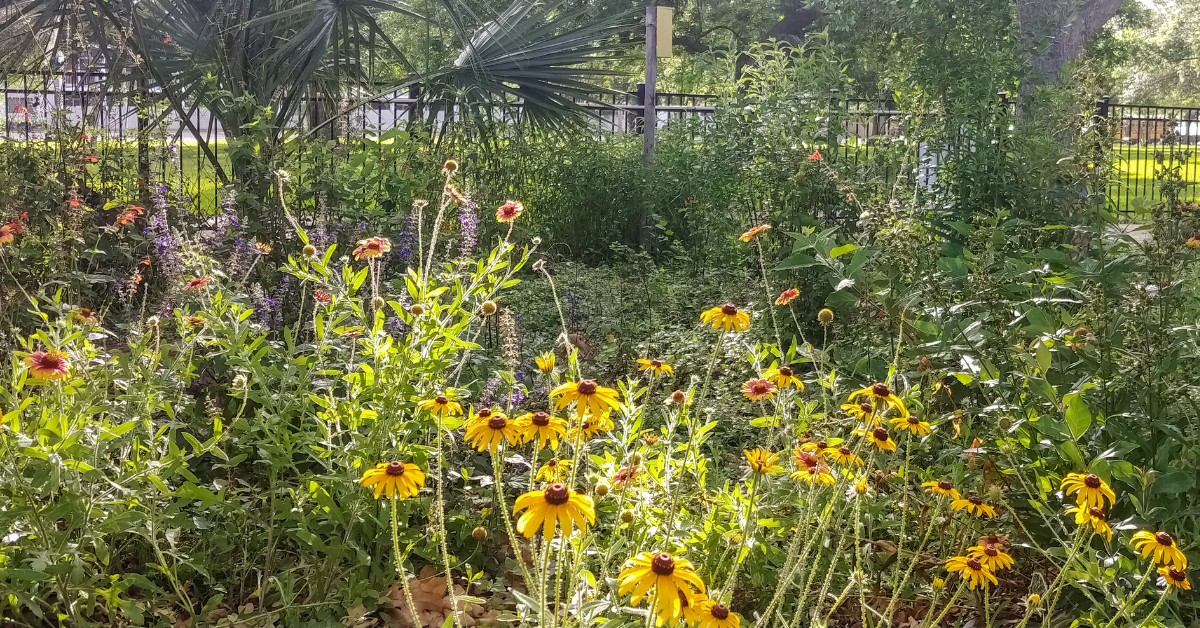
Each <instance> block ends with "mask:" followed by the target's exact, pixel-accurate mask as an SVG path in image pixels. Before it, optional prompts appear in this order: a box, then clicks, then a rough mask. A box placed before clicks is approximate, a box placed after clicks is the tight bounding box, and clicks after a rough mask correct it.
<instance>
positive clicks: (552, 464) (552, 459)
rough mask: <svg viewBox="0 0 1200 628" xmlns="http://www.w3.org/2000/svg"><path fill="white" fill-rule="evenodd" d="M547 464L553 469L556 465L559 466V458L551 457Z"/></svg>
mask: <svg viewBox="0 0 1200 628" xmlns="http://www.w3.org/2000/svg"><path fill="white" fill-rule="evenodd" d="M546 466H547V467H550V468H551V469H553V468H554V467H556V466H558V459H557V458H551V459H550V461H549V462H547V463H546Z"/></svg>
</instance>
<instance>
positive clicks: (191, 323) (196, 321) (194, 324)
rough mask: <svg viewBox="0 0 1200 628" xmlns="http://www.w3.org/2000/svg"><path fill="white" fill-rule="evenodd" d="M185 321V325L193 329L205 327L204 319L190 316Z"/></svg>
mask: <svg viewBox="0 0 1200 628" xmlns="http://www.w3.org/2000/svg"><path fill="white" fill-rule="evenodd" d="M183 321H184V322H185V323H187V325H188V327H191V328H193V329H198V328H200V327H204V319H203V318H200V317H199V316H189V317H187V318H185V319H183Z"/></svg>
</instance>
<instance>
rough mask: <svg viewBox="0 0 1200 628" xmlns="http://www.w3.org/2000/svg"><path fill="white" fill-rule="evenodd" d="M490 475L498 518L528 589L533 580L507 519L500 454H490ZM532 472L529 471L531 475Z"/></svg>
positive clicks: (510, 522)
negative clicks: (494, 488)
mask: <svg viewBox="0 0 1200 628" xmlns="http://www.w3.org/2000/svg"><path fill="white" fill-rule="evenodd" d="M492 473H493V474H494V476H495V480H496V501H498V502H500V518H501V519H504V529H505V531H507V532H508V542H509V543H510V544H511V545H512V550H513V557H514V558H516V559H517V564H518V565H520V566H521V577H522V578H524V579H525V586H526V587H529V586H530V585H532V584H533V578H531V577H530V576H529V569H527V568H526V567H525V557H524V556H521V546H520V545H519V544H518V543H517V533H516V531H515V530H513V524H512V519H510V518H509V514H508V505H507V504H506V503H505V501H504V484H503V482H502V481H501V473H500V452H499V451H498V450H497V451H493V452H492ZM532 473H533V471H530V474H531V475H532Z"/></svg>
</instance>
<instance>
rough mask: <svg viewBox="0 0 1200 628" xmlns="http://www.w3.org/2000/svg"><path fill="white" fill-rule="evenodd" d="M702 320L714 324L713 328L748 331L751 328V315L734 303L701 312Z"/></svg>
mask: <svg viewBox="0 0 1200 628" xmlns="http://www.w3.org/2000/svg"><path fill="white" fill-rule="evenodd" d="M700 321H701V322H703V323H706V324H710V325H712V328H713V329H720V328H722V327H724V328H725V331H729V330H731V329H732V330H737V331H746V330H747V329H749V328H750V315H749V314H747V313H745V312H739V311H738V309H737V306H736V305H734V304H732V303H726V304H725V305H722V306H719V307H714V308H712V309H710V310H705V311H704V312H703V313H702V314H700Z"/></svg>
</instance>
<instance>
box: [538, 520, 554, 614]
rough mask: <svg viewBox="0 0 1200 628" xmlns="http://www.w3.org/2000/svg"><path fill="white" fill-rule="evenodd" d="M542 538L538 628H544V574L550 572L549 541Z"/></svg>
mask: <svg viewBox="0 0 1200 628" xmlns="http://www.w3.org/2000/svg"><path fill="white" fill-rule="evenodd" d="M551 540H553V539H547V538H546V537H545V536H544V535H543V536H542V573H541V574H540V575H539V578H540V581H539V584H538V601H539V602H541V603H540V604H538V627H539V628H545V626H546V572H548V571H550V541H551Z"/></svg>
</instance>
